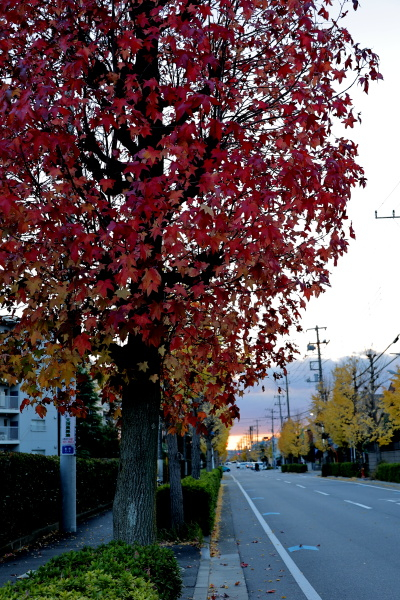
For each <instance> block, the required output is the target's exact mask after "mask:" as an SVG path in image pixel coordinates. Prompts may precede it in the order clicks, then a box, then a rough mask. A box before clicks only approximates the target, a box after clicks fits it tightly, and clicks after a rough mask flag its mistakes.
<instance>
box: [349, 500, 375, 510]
mask: <svg viewBox="0 0 400 600" xmlns="http://www.w3.org/2000/svg"><path fill="white" fill-rule="evenodd" d="M344 502H348V503H349V504H355V505H356V506H361V508H368V510H372V506H365V504H359V503H358V502H352V501H351V500H345V501H344Z"/></svg>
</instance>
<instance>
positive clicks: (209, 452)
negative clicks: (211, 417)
mask: <svg viewBox="0 0 400 600" xmlns="http://www.w3.org/2000/svg"><path fill="white" fill-rule="evenodd" d="M206 445H207V454H206V471H207V472H208V473H209V472H210V471H212V469H213V447H212V443H211V436H210V435H208V436H207V437H206Z"/></svg>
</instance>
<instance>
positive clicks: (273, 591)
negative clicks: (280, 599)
mask: <svg viewBox="0 0 400 600" xmlns="http://www.w3.org/2000/svg"><path fill="white" fill-rule="evenodd" d="M275 592H276V590H267V594H275Z"/></svg>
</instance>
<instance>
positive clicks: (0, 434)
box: [0, 383, 58, 455]
mask: <svg viewBox="0 0 400 600" xmlns="http://www.w3.org/2000/svg"><path fill="white" fill-rule="evenodd" d="M21 402H22V395H21V392H20V390H19V385H14V386H11V387H10V386H7V385H6V384H4V383H0V451H4V450H6V451H7V450H8V451H13V452H29V453H32V454H46V455H52V454H58V420H57V409H56V407H55V406H54V405H52V404H51V405H49V406H48V409H47V415H46V416H45V418H44V419H41V418H40V417H39V415H38V414H36V412H35V409H34V407H32V406H28V407H27V408H24V410H23V411H22V413H20V410H19V407H20V404H21Z"/></svg>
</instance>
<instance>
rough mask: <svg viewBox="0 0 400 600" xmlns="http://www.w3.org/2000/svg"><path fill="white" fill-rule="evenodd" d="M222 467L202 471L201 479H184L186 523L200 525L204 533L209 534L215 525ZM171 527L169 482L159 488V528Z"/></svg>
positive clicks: (183, 492) (183, 491)
mask: <svg viewBox="0 0 400 600" xmlns="http://www.w3.org/2000/svg"><path fill="white" fill-rule="evenodd" d="M221 476H222V469H221V468H217V469H213V470H212V471H211V472H209V473H207V472H206V471H202V472H201V474H200V479H193V477H185V478H184V479H182V494H183V510H184V516H185V523H186V525H191V524H194V525H198V526H199V527H200V529H201V531H202V533H203V535H209V534H210V533H211V531H212V530H213V527H214V521H215V508H216V505H217V500H218V492H219V487H220V485H221ZM170 527H171V517H170V496H169V484H165V485H162V486H160V487H159V488H158V489H157V529H158V530H159V531H160V530H163V529H164V530H165V529H166V530H168V529H170Z"/></svg>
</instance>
